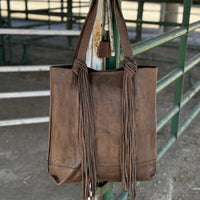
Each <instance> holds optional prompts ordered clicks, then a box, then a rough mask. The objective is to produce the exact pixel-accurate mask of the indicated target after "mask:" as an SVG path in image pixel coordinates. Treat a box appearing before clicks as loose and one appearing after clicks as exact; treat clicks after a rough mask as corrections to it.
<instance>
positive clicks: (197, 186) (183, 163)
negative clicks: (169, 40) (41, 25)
mask: <svg viewBox="0 0 200 200" xmlns="http://www.w3.org/2000/svg"><path fill="white" fill-rule="evenodd" d="M54 41H55V42H56V43H58V44H59V43H62V39H59V40H54ZM64 42H65V41H64ZM30 52H31V54H30V60H29V62H28V63H27V64H29V65H42V64H61V63H71V61H72V57H73V52H72V51H65V50H59V49H47V48H41V47H31V48H30ZM197 53H198V51H195V50H190V51H189V52H188V56H187V59H189V58H191V57H192V55H195V54H197ZM145 54H146V55H154V56H156V57H167V58H177V56H178V51H177V50H176V49H175V48H166V47H157V48H155V49H153V50H151V51H149V52H148V53H145ZM15 56H16V58H19V57H20V56H21V47H17V48H16V50H15ZM137 62H138V64H151V65H156V66H158V68H159V75H158V78H159V79H160V78H161V77H163V76H164V75H166V74H167V73H169V72H170V71H172V70H173V69H175V68H176V65H175V64H169V63H162V62H153V61H148V60H143V59H140V60H138V59H137ZM199 77H200V70H199V67H196V68H195V69H194V81H195V82H196V81H197V80H199ZM189 88H190V86H189V84H188V74H186V76H185V82H184V92H185V91H187V90H188V89H189ZM48 89H49V73H48V72H34V73H1V74H0V92H8V91H10V92H11V91H31V90H48ZM173 91H174V84H171V85H170V86H169V87H167V88H166V89H165V90H163V91H162V92H160V93H159V94H158V98H157V100H158V103H157V105H158V117H159V116H161V115H162V114H163V113H164V112H165V111H167V110H168V109H169V107H170V106H171V105H172V104H173V97H174V95H173ZM199 101H200V93H198V94H197V95H195V96H194V98H193V99H192V101H191V102H190V103H188V104H187V105H186V106H185V107H184V109H183V111H182V112H181V119H182V120H183V119H186V118H187V114H188V113H189V112H190V111H191V109H192V108H193V107H194V106H195V105H196V104H197V103H198V102H199ZM48 109H49V97H37V98H23V99H7V100H0V110H1V112H0V120H4V119H14V118H28V117H38V116H47V115H48ZM199 121H200V115H198V116H197V118H195V120H194V121H193V122H192V123H191V125H190V126H189V127H188V128H187V130H186V131H185V132H184V133H183V135H182V136H181V137H180V138H179V139H178V140H177V142H176V143H175V144H174V145H173V146H172V148H171V149H170V150H169V151H168V152H167V153H166V154H165V155H164V157H163V158H162V159H161V160H160V161H159V164H158V174H157V176H156V178H155V179H154V180H153V181H151V182H144V183H142V184H141V185H140V186H139V189H138V196H137V200H199V199H200V124H199ZM169 135H170V123H168V124H167V125H166V126H165V127H164V128H163V129H162V130H161V131H160V132H159V133H158V149H160V148H161V146H162V145H163V143H164V142H165V141H166V139H167V138H168V136H169ZM47 138H48V124H47V123H45V124H35V125H23V126H12V127H1V128H0V200H46V199H49V200H78V199H80V195H81V183H73V184H65V185H62V186H56V185H54V183H53V182H52V181H51V180H50V178H49V177H48V175H47V171H46V151H47ZM119 188H120V184H119V183H117V184H115V188H114V191H115V193H116V194H117V193H119Z"/></svg>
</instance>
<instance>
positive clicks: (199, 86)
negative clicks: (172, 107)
mask: <svg viewBox="0 0 200 200" xmlns="http://www.w3.org/2000/svg"><path fill="white" fill-rule="evenodd" d="M199 91H200V81H198V82H197V83H196V84H195V85H194V86H193V87H192V88H191V89H190V90H188V91H187V92H186V93H185V94H184V95H183V98H182V100H181V108H182V107H183V106H184V105H185V104H186V103H188V102H189V101H190V99H191V98H192V97H193V96H194V95H195V94H197V92H199Z"/></svg>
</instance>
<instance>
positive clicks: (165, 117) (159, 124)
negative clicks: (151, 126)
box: [157, 105, 179, 132]
mask: <svg viewBox="0 0 200 200" xmlns="http://www.w3.org/2000/svg"><path fill="white" fill-rule="evenodd" d="M178 111H179V107H178V106H177V105H174V106H172V107H171V108H170V109H169V110H168V111H167V112H166V113H164V114H163V116H162V117H161V118H160V119H159V120H158V121H157V132H159V131H160V130H161V128H162V127H163V126H164V125H165V124H166V123H167V122H168V121H169V120H170V119H171V118H172V117H173V116H174V115H176V113H178Z"/></svg>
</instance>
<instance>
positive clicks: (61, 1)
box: [60, 0, 64, 22]
mask: <svg viewBox="0 0 200 200" xmlns="http://www.w3.org/2000/svg"><path fill="white" fill-rule="evenodd" d="M60 7H61V21H62V22H63V18H64V15H63V13H64V6H63V0H60Z"/></svg>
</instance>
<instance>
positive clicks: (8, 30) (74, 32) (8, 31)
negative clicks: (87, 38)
mask: <svg viewBox="0 0 200 200" xmlns="http://www.w3.org/2000/svg"><path fill="white" fill-rule="evenodd" d="M0 35H45V36H79V35H80V31H79V30H39V29H16V28H0Z"/></svg>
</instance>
